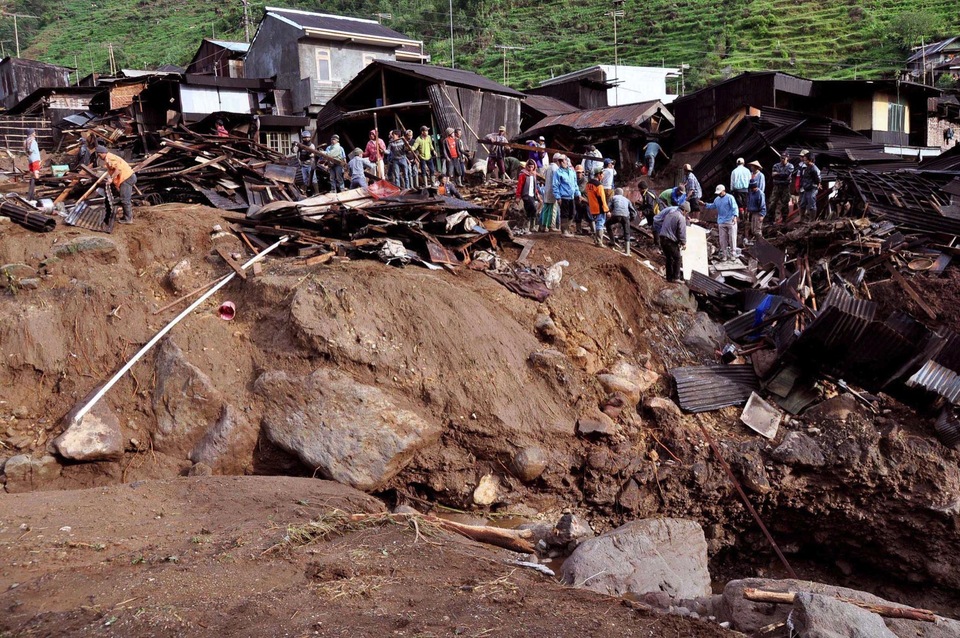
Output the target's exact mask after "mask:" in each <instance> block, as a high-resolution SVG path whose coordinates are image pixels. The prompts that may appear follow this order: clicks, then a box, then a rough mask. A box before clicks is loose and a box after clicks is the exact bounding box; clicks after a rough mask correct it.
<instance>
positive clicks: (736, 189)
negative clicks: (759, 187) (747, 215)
mask: <svg viewBox="0 0 960 638" xmlns="http://www.w3.org/2000/svg"><path fill="white" fill-rule="evenodd" d="M749 190H750V169H749V168H747V167H746V166H744V160H743V158H742V157H738V158H737V167H736V168H735V169H733V171H732V172H731V173H730V192H731V193H733V197H734V199H736V200H737V207H738V208H739V209H740V212H741V213H743V209H744V207H745V206H746V205H747V191H749Z"/></svg>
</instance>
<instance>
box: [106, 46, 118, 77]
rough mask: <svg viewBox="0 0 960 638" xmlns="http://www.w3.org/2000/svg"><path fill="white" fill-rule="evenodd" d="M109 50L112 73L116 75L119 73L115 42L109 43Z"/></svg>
mask: <svg viewBox="0 0 960 638" xmlns="http://www.w3.org/2000/svg"><path fill="white" fill-rule="evenodd" d="M107 51H108V53H109V57H110V75H111V76H115V75H116V74H117V60H116V58H114V57H113V43H112V42H108V43H107Z"/></svg>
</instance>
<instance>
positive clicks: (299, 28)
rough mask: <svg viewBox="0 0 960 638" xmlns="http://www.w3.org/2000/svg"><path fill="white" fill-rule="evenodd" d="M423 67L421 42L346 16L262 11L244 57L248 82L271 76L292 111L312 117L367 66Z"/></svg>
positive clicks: (426, 58) (380, 26)
mask: <svg viewBox="0 0 960 638" xmlns="http://www.w3.org/2000/svg"><path fill="white" fill-rule="evenodd" d="M377 60H382V61H397V62H409V63H422V62H425V61H427V60H429V56H427V55H424V53H423V42H422V41H420V40H414V39H413V38H410V37H408V36H406V35H404V34H402V33H399V32H397V31H394V30H393V29H391V28H389V27H386V26H384V25H382V24H379V23H378V22H376V21H375V20H364V19H361V18H351V17H347V16H335V15H329V14H324V13H312V12H309V11H296V10H293V9H279V8H275V7H265V9H264V16H263V19H262V20H261V21H260V25H259V26H258V27H257V33H256V35H255V36H254V38H253V40H252V41H251V42H250V48H249V50H248V51H247V54H246V57H245V58H244V74H245V75H246V77H248V78H273V79H274V82H275V86H276V87H277V88H278V89H281V90H286V91H289V93H290V101H291V104H292V108H293V110H294V111H295V112H297V113H300V114H308V115H315V114H316V113H318V112H319V111H320V109H321V108H322V107H323V105H325V104H326V103H327V102H328V101H329V100H330V98H332V97H333V96H334V95H336V93H337V92H338V91H340V90H341V89H343V88H344V87H345V86H346V85H347V84H348V83H349V82H350V81H351V80H353V78H355V77H356V76H357V75H358V74H359V73H360V72H361V71H362V70H363V69H365V68H366V67H367V66H369V65H370V64H371V63H372V62H374V61H377Z"/></svg>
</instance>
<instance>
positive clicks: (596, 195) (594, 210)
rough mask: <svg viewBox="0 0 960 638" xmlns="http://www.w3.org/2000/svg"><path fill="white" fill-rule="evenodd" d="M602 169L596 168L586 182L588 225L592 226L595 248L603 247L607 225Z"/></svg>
mask: <svg viewBox="0 0 960 638" xmlns="http://www.w3.org/2000/svg"><path fill="white" fill-rule="evenodd" d="M602 175H603V169H602V168H598V169H596V171H595V172H594V174H593V177H592V178H591V179H590V181H588V182H587V207H588V208H589V211H590V225H591V226H593V241H594V242H596V244H597V246H602V245H603V235H604V228H605V226H606V224H607V212H609V208H607V195H606V193H605V192H604V190H603V183H602V182H601V181H600V177H601V176H602Z"/></svg>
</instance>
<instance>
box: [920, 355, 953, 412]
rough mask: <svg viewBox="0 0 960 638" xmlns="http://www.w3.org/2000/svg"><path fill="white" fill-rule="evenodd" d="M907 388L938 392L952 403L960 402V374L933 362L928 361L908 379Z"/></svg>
mask: <svg viewBox="0 0 960 638" xmlns="http://www.w3.org/2000/svg"><path fill="white" fill-rule="evenodd" d="M907 387H908V388H918V387H919V388H923V389H925V390H929V391H930V392H936V393H937V394H939V395H940V396H942V397H944V398H945V399H947V400H948V401H949V402H950V403H954V404H956V403H958V401H960V374H957V373H956V372H954V371H953V370H951V369H950V368H946V367H944V366H942V365H940V364H939V363H937V362H936V361H933V360H930V361H927V362H926V363H925V364H923V367H922V368H920V369H919V370H917V371H916V372H915V373H914V374H913V376H912V377H910V378H909V379H907Z"/></svg>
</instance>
